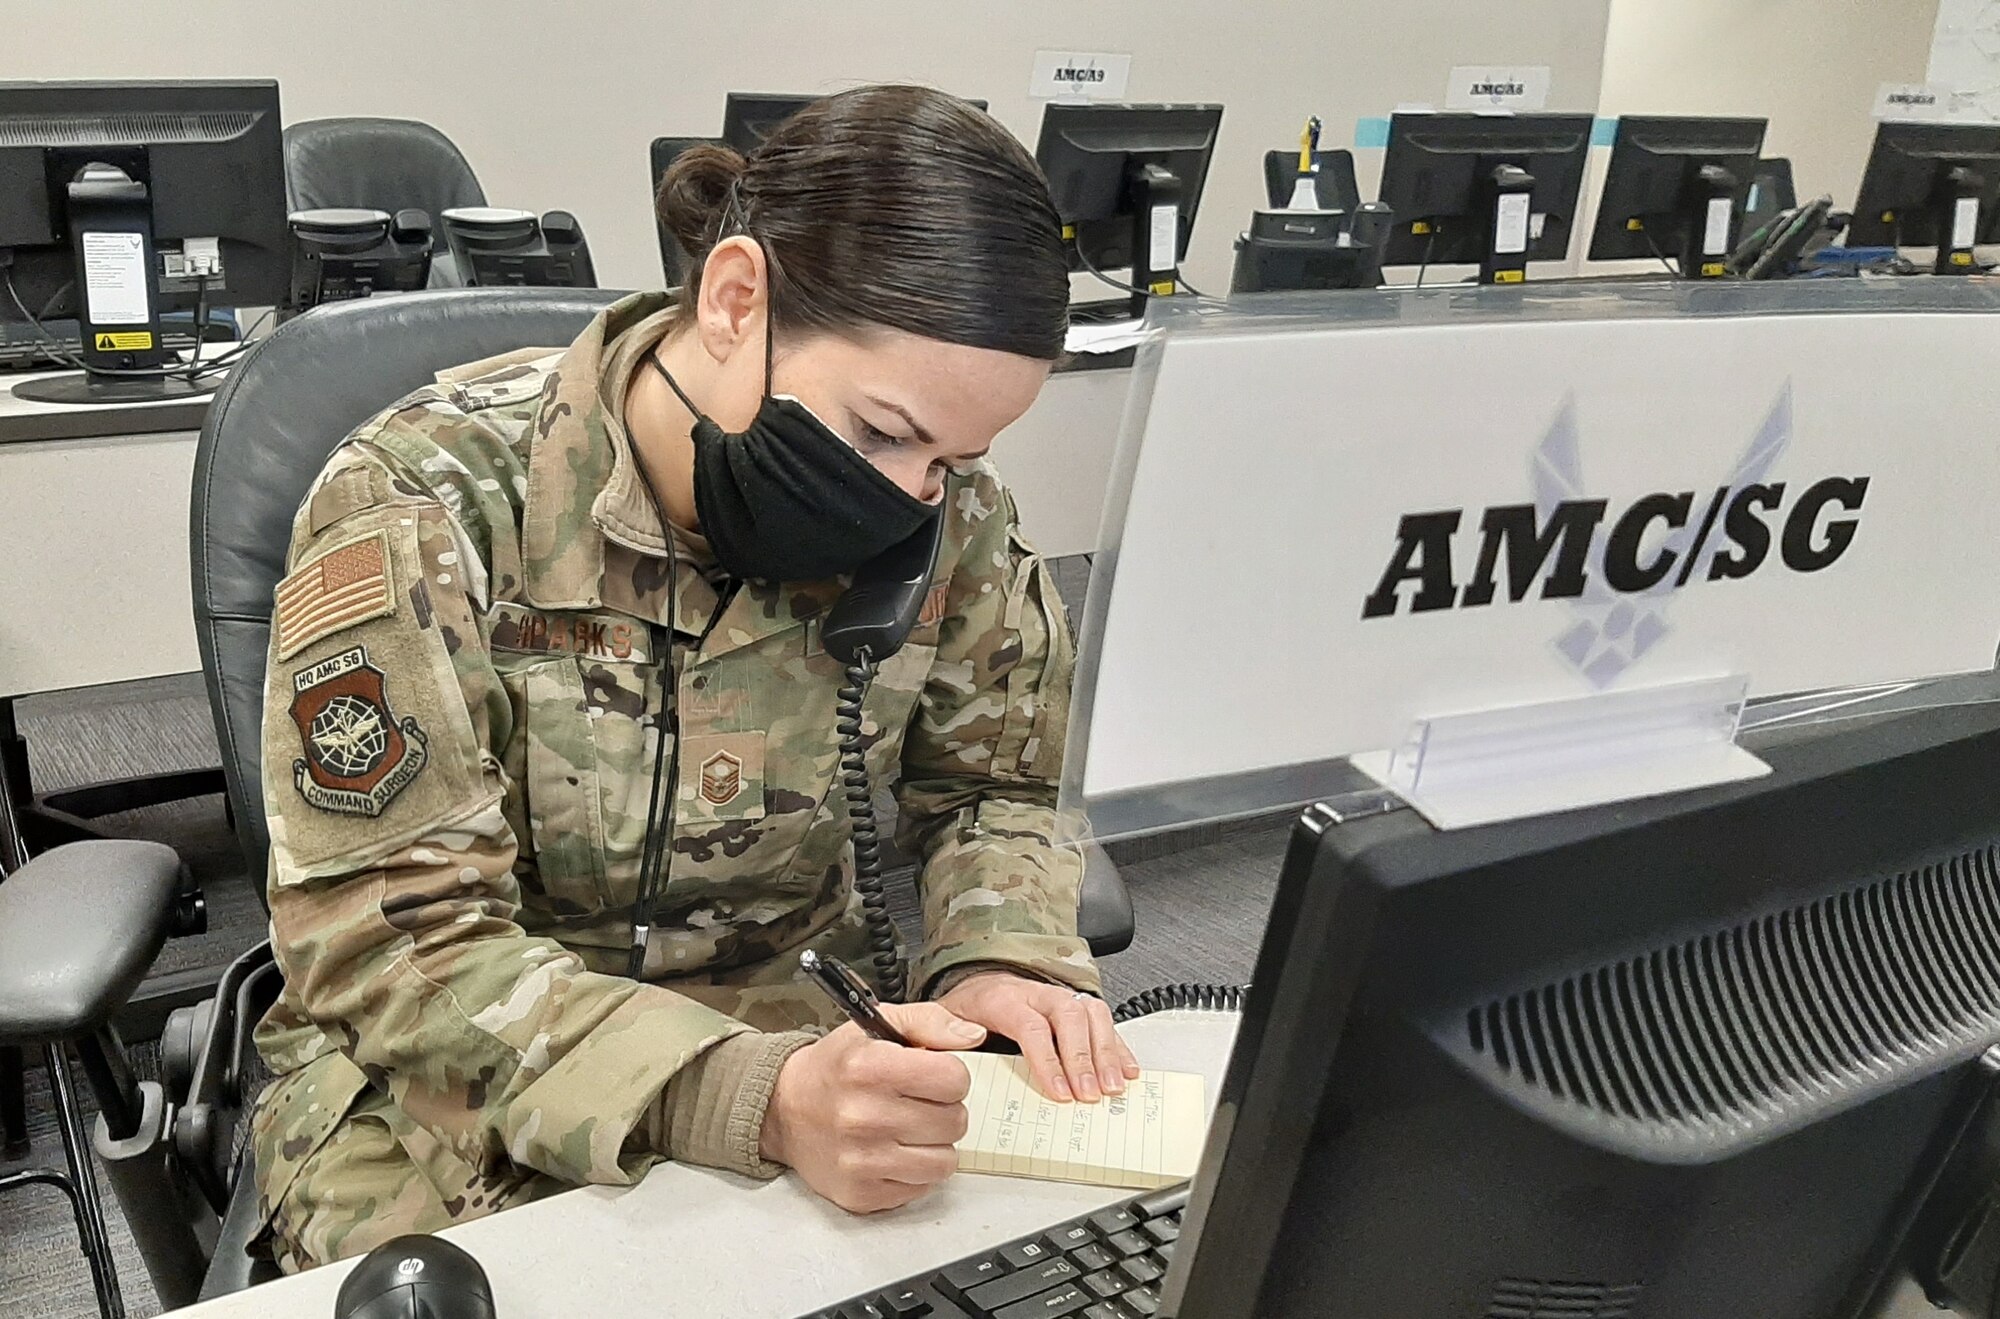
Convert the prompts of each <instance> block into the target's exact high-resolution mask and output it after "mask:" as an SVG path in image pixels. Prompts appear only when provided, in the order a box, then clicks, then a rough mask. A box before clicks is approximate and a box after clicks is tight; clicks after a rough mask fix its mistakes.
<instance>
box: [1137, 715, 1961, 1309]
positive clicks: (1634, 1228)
mask: <svg viewBox="0 0 2000 1319" xmlns="http://www.w3.org/2000/svg"><path fill="white" fill-rule="evenodd" d="M1781 736H1782V735H1781ZM1789 736H1791V737H1792V738H1793V739H1795V740H1791V741H1790V742H1788V743H1786V744H1776V737H1772V738H1767V739H1765V740H1764V741H1763V742H1762V743H1761V744H1759V743H1757V742H1755V741H1754V740H1753V741H1752V742H1751V744H1752V745H1754V746H1755V747H1756V749H1757V750H1758V751H1759V753H1760V754H1761V755H1762V756H1763V757H1764V758H1765V759H1766V760H1767V761H1768V762H1769V763H1770V765H1771V766H1772V771H1773V772H1772V773H1771V774H1770V775H1769V776H1768V777H1766V778H1761V779H1752V780H1748V781H1746V782H1740V783H1735V784H1730V785H1726V786H1722V787H1715V788H1707V789H1701V790H1697V791H1693V792H1687V793H1681V794H1677V795H1674V796H1669V797H1660V798H1655V799H1651V800H1645V801H1636V802H1626V803H1623V804H1619V805H1614V806H1606V807H1602V808H1593V809H1589V810H1582V811H1574V812H1567V813H1563V814H1559V815H1554V816H1546V817H1542V818H1538V819H1530V820H1522V821H1516V822H1511V823H1505V824H1495V825H1488V826H1482V827H1478V828H1472V829H1464V830H1458V831H1452V832H1439V831H1436V830H1433V829H1432V828H1431V827H1430V826H1429V825H1427V824H1426V823H1425V822H1424V821H1423V820H1422V819H1420V818H1419V817H1417V816H1416V814H1415V813H1414V812H1413V811H1410V810H1408V809H1398V810H1391V811H1387V812H1386V813H1385V812H1382V811H1381V807H1380V804H1379V803H1370V802H1367V801H1361V802H1357V803H1355V804H1353V805H1352V806H1350V807H1349V808H1348V809H1347V811H1346V818H1345V819H1344V820H1343V818H1342V815H1343V812H1342V811H1341V810H1340V809H1339V808H1337V806H1331V805H1322V806H1318V807H1314V808H1312V809H1310V810H1308V811H1307V813H1306V814H1305V816H1304V817H1303V818H1302V821H1301V823H1300V825H1299V827H1298V828H1297V829H1296V830H1295V831H1294V833H1293V837H1292V842H1291V846H1290V849H1289V852H1288V854H1287V856H1286V859H1285V868H1284V872H1283V878H1282V879H1281V881H1280V884H1279V888H1278V892H1277V896H1276V899H1275V904H1274V906H1273V909H1272V914H1271V918H1270V922H1269V926H1268V929H1267V931H1266V934H1265V937H1264V942H1263V947H1262V950H1261V951H1260V953H1259V955H1258V960H1257V964H1256V970H1255V973H1254V980H1253V983H1252V986H1251V989H1250V992H1249V995H1248V998H1247V1002H1246V1007H1245V1013H1244V1017H1243V1021H1242V1025H1241V1028H1240V1031H1239V1033H1238V1035H1237V1040H1236V1045H1235V1050H1234V1052H1233V1054H1232V1055H1231V1058H1230V1063H1229V1068H1228V1071H1227V1074H1226V1076H1225V1078H1224V1081H1223V1083H1222V1087H1221V1093H1220V1097H1219V1103H1218V1105H1217V1109H1216V1117H1215V1119H1214V1122H1213V1124H1212V1126H1211V1128H1210V1134H1209V1141H1208V1145H1207V1148H1206V1151H1205V1153H1204V1156H1203V1160H1202V1164H1201V1167H1200V1170H1199V1171H1198V1173H1197V1175H1196V1177H1195V1181H1194V1188H1193V1196H1192V1199H1191V1201H1190V1203H1189V1206H1188V1213H1187V1218H1186V1223H1185V1226H1184V1228H1183V1231H1182V1235H1181V1239H1180V1242H1179V1249H1178V1251H1177V1253H1176V1254H1175V1256H1174V1260H1173V1264H1172V1266H1171V1268H1170V1270H1169V1274H1168V1279H1167V1283H1166V1292H1165V1295H1164V1297H1163V1299H1164V1300H1165V1301H1166V1306H1165V1311H1166V1313H1170V1314H1182V1315H1201V1316H1203V1317H1204V1319H1249V1316H1252V1315H1255V1316H1259V1319H1293V1317H1294V1316H1305V1315H1315V1316H1317V1315H1326V1314H1338V1315H1424V1316H1432V1315H1466V1316H1473V1315H1487V1316H1494V1315H1522V1316H1526V1315H1533V1314H1579V1315H1593V1316H1601V1315H1619V1316H1628V1317H1629V1319H1685V1317H1686V1316H1692V1315H1704V1316H1717V1317H1718V1319H1722V1317H1724V1316H1728V1317H1731V1319H1736V1317H1742V1319H1749V1317H1750V1316H1755V1319H1848V1317H1850V1316H1854V1315H1856V1314H1859V1313H1862V1312H1863V1309H1864V1305H1865V1303H1866V1301H1867V1299H1868V1298H1869V1296H1870V1294H1871V1292H1873V1291H1874V1290H1875V1288H1876V1286H1877V1284H1878V1283H1880V1282H1881V1281H1882V1280H1883V1278H1884V1276H1885V1274H1887V1273H1888V1272H1889V1271H1890V1268H1891V1265H1892V1263H1893V1262H1894V1261H1895V1259H1896V1256H1897V1251H1898V1248H1899V1241H1898V1238H1899V1236H1900V1232H1901V1229H1902V1228H1903V1226H1904V1225H1905V1222H1906V1219H1907V1216H1908V1215H1910V1214H1911V1213H1912V1212H1913V1211H1914V1209H1915V1207H1916V1205H1915V1202H1916V1200H1917V1199H1918V1198H1919V1196H1920V1194H1921V1191H1922V1188H1923V1187H1924V1186H1925V1185H1926V1182H1927V1179H1928V1177H1929V1176H1930V1174H1932V1173H1933V1172H1935V1171H1936V1170H1937V1167H1938V1165H1939V1164H1940V1163H1941V1162H1942V1161H1943V1158H1944V1156H1945V1154H1946V1153H1947V1151H1948V1149H1949V1145H1950V1140H1951V1138H1952V1137H1954V1136H1955V1134H1956V1132H1957V1130H1958V1124H1959V1123H1960V1122H1962V1120H1963V1119H1964V1117H1965V1116H1966V1114H1967V1105H1968V1104H1969V1103H1970V1102H1971V1101H1972V1100H1973V1099H1975V1098H1976V1097H1977V1096H1979V1095H1983V1094H1984V1093H1986V1092H1987V1091H1988V1090H1989V1089H1990V1086H1991V1081H1990V1078H1987V1077H1985V1075H1984V1072H1983V1069H1982V1068H1980V1066H1979V1065H1978V1063H1977V1062H1976V1060H1977V1059H1978V1057H1979V1056H1980V1054H1981V1053H1982V1052H1983V1051H1984V1050H1985V1049H1986V1048H1987V1047H1988V1046H1990V1045H1991V1044H1993V1043H1994V1042H1995V1041H1996V1040H2000V797H1996V796H1995V794H1994V793H1993V791H1992V766H1993V765H1994V764H1995V763H1996V757H2000V707H1996V706H1994V705H1992V704H1985V705H1973V706H1959V707H1954V708H1934V709H1928V710H1921V711H1918V712H1915V713H1909V714H1904V715H1899V716H1897V717H1894V718H1889V719H1881V720H1875V721H1868V720H1860V721H1855V722H1852V723H1849V724H1847V725H1844V726H1843V731H1839V732H1833V733H1826V732H1823V731H1822V732H1820V733H1819V734H1818V735H1815V736H1808V737H1800V736H1799V735H1798V734H1797V733H1796V732H1794V733H1792V734H1790V735H1789ZM1371 810H1372V811H1373V812H1374V813H1370V812H1371ZM1176 1307H1178V1308H1176Z"/></svg>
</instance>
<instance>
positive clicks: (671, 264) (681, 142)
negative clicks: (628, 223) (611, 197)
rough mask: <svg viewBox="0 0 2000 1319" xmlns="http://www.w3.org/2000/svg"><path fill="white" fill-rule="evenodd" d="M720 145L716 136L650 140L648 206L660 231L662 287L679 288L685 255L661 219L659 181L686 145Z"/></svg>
mask: <svg viewBox="0 0 2000 1319" xmlns="http://www.w3.org/2000/svg"><path fill="white" fill-rule="evenodd" d="M721 145H723V142H722V139H721V138H719V137H656V138H654V139H653V147H652V161H653V193H652V203H651V205H652V211H653V227H654V228H656V229H658V230H659V231H660V271H661V273H662V274H663V275H665V277H666V282H665V283H664V284H662V285H661V286H660V287H662V288H669V289H672V288H679V287H680V283H681V276H682V265H683V261H684V259H685V257H686V255H687V254H686V253H684V252H682V251H681V243H680V240H679V239H678V238H675V237H674V235H673V231H672V230H670V229H668V228H667V226H666V225H665V224H664V223H662V222H661V220H660V208H659V204H658V203H659V197H660V180H661V179H664V178H666V177H667V169H668V167H669V166H671V165H672V164H673V163H674V162H675V161H676V160H678V159H680V155H681V153H682V152H683V151H686V150H687V149H688V148H689V147H705V146H721Z"/></svg>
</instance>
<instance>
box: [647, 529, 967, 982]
mask: <svg viewBox="0 0 2000 1319" xmlns="http://www.w3.org/2000/svg"><path fill="white" fill-rule="evenodd" d="M943 541H944V516H943V514H942V512H940V513H937V514H933V515H932V516H931V517H929V518H927V519H925V521H924V524H923V525H922V526H920V527H918V528H917V529H916V531H914V532H912V533H911V534H910V535H909V536H908V537H906V538H905V539H904V540H902V541H900V542H898V543H897V544H895V545H892V546H890V547H889V548H888V549H886V550H884V551H883V552H882V553H880V554H878V555H876V556H875V557H874V558H872V559H870V560H869V561H868V562H867V563H865V564H863V565H862V566H861V567H860V568H859V569H858V570H857V571H856V572H855V574H854V580H853V581H852V582H851V583H850V584H849V585H848V588H847V590H846V591H844V592H842V593H841V596H840V599H838V600H836V601H834V602H833V606H832V608H830V609H828V610H827V612H826V616H825V618H824V619H822V620H821V622H820V644H821V645H822V646H823V647H824V648H825V649H826V653H827V654H829V655H831V656H833V658H834V659H836V660H838V661H840V663H841V664H842V665H843V666H844V667H845V668H846V670H847V673H846V680H845V681H844V682H842V683H841V686H840V691H839V694H838V697H837V703H836V706H835V722H834V729H835V731H836V732H837V733H838V734H839V736H840V782H841V787H842V788H843V790H844V791H845V794H846V797H847V816H848V819H849V821H850V822H851V825H852V829H853V835H854V888H855V891H856V892H858V893H860V894H861V908H862V912H863V914H864V915H865V916H866V918H867V921H868V947H869V955H870V959H871V960H872V962H873V963H874V967H875V980H876V986H877V992H878V993H879V994H880V995H881V997H882V998H883V999H885V1000H887V1001H889V1002H892V1003H900V1002H902V1000H903V959H902V957H901V955H900V954H898V952H897V951H896V924H895V921H894V920H893V919H892V918H891V917H890V915H889V904H888V901H887V899H885V898H884V897H883V895H882V850H881V831H880V829H879V827H878V826H877V825H876V823H875V801H874V796H875V793H874V785H873V784H872V783H871V782H869V778H868V760H867V747H866V746H865V745H864V743H863V741H862V731H861V725H862V712H861V704H862V701H863V699H864V698H865V697H866V696H867V695H868V684H869V683H870V682H872V681H873V680H874V677H875V669H876V666H877V665H879V664H881V663H882V662H883V661H884V660H887V659H889V658H890V657H892V656H893V655H895V653H896V652H897V651H899V650H901V649H902V648H903V643H904V642H905V641H906V640H908V639H909V636H910V629H911V628H913V627H915V626H916V625H917V617H918V615H920V614H921V613H922V612H923V608H924V597H925V596H926V595H928V594H929V593H930V588H931V573H932V572H933V571H934V570H935V568H936V566H937V556H938V547H939V546H940V545H941V544H942V543H943ZM721 615H722V607H721V605H720V604H718V605H717V608H716V611H715V614H714V616H712V617H711V618H710V619H709V627H711V628H712V627H714V626H715V623H716V621H717V619H719V618H720V617H721ZM707 635H708V633H707V631H706V630H704V631H703V633H702V637H703V639H704V640H706V638H707ZM659 651H660V655H661V657H662V660H661V662H662V664H663V665H664V664H665V663H666V658H665V657H666V656H667V655H668V654H669V653H670V648H669V647H668V646H667V645H666V644H664V642H663V643H662V644H661V645H660V647H659ZM672 681H673V680H672V678H671V676H670V675H669V676H665V677H663V679H662V688H661V690H662V692H663V693H664V692H665V691H666V690H667V687H668V685H669V684H671V682H672ZM662 702H663V706H664V708H663V709H662V711H661V712H660V718H661V719H662V721H663V722H664V723H665V724H666V728H667V735H666V736H665V737H662V738H660V739H659V740H658V743H657V748H658V749H657V750H656V752H655V754H654V759H653V790H652V796H651V800H650V802H649V804H648V807H647V812H646V846H645V853H644V855H643V856H642V857H641V858H640V863H639V897H638V900H637V901H636V902H634V903H633V906H632V946H631V952H630V956H629V958H628V961H627V968H626V974H628V975H630V976H631V977H632V978H634V979H637V978H638V977H639V975H640V972H641V971H642V970H643V969H644V967H645V957H646V943H647V939H648V937H649V936H650V934H651V933H652V920H651V917H652V911H653V904H654V902H655V901H656V900H657V898H658V895H659V893H660V891H661V889H662V888H663V887H664V884H665V880H666V878H667V877H669V876H670V874H671V867H672V856H671V853H670V845H669V842H668V840H670V839H671V838H672V837H673V835H674V802H675V798H676V797H677V796H678V795H679V788H678V782H679V769H680V765H679V757H678V756H674V757H669V756H668V755H667V754H666V749H667V747H668V746H669V745H677V744H678V743H679V741H680V722H679V720H678V718H677V717H676V711H675V710H674V709H673V707H672V706H671V705H665V699H664V695H663V696H662Z"/></svg>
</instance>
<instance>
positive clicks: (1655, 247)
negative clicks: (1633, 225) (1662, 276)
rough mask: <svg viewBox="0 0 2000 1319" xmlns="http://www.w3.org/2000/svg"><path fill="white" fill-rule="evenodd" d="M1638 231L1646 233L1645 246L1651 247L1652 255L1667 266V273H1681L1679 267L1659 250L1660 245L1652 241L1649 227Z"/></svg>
mask: <svg viewBox="0 0 2000 1319" xmlns="http://www.w3.org/2000/svg"><path fill="white" fill-rule="evenodd" d="M1640 232H1641V233H1643V234H1645V235H1646V246H1647V247H1650V248H1652V249H1653V255H1654V256H1656V257H1658V258H1659V259H1660V264H1661V265H1663V266H1665V267H1666V268H1667V273H1668V274H1669V275H1679V274H1680V273H1681V268H1680V267H1679V266H1677V265H1675V264H1674V263H1673V262H1671V261H1669V260H1667V254H1666V253H1665V252H1662V251H1661V250H1660V245H1659V244H1658V243H1656V242H1654V241H1653V233H1652V231H1651V230H1650V229H1642V230H1640Z"/></svg>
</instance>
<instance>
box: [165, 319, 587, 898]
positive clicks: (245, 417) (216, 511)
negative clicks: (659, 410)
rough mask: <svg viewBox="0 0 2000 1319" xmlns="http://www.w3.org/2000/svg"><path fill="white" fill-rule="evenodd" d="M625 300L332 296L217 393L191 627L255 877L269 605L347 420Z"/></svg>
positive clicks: (200, 471)
mask: <svg viewBox="0 0 2000 1319" xmlns="http://www.w3.org/2000/svg"><path fill="white" fill-rule="evenodd" d="M620 296H622V295H621V294H619V293H617V292H613V291H607V290H601V289H453V290H448V291H444V292H434V293H413V294H407V295H403V296H399V297H390V298H372V299H363V300H360V301H356V302H343V303H333V304H329V305H327V306H324V307H320V308H318V309H317V310H314V311H311V312H308V313H306V314H305V315H303V316H300V317H297V318H295V319H293V320H290V321H287V322H286V323H285V324H284V325H282V326H280V327H279V329H278V331H277V333H275V334H273V335H272V336H271V337H270V338H269V339H266V340H264V341H263V342H262V343H260V344H258V345H257V346H256V347H254V348H252V349H251V350H250V351H249V353H248V354H247V355H246V356H245V357H244V359H243V361H242V363H241V364H240V365H239V366H238V367H237V368H236V370H235V372H234V373H233V374H232V375H231V376H230V377H229V379H228V380H227V381H225V382H224V383H223V386H222V388H221V389H219V390H217V391H216V394H215V398H214V401H213V402H211V403H210V405H209V409H208V420H207V421H206V422H205V423H204V424H203V426H202V428H201V443H200V445H199V446H198V448H197V449H196V452H195V465H194V492H193V512H192V517H191V519H190V522H191V526H190V542H191V543H190V546H189V553H190V555H191V558H192V567H193V578H194V618H195V631H196V634H197V638H198V640H199V642H200V645H201V667H202V672H203V673H204V674H205V675H206V676H207V679H208V699H209V708H210V709H211V711H213V713H214V715H215V735H216V740H217V742H218V743H219V744H220V746H221V748H222V770H223V777H224V778H225V779H226V780H227V783H228V789H229V805H230V808H231V810H232V811H233V812H234V815H235V819H236V837H237V841H238V842H239V843H240V844H241V845H242V847H243V853H244V858H245V860H246V862H247V863H248V865H249V868H250V874H251V875H252V876H253V877H258V878H261V877H262V875H263V874H264V865H265V861H264V858H265V852H266V850H267V849H268V847H269V845H270V836H269V833H268V831H267V830H266V828H265V824H264V797H263V791H262V787H261V776H260V770H259V763H260V756H261V750H262V733H263V703H264V660H265V655H266V651H267V647H268V645H269V639H270V631H271V602H272V595H273V592H274V591H275V590H276V588H277V584H278V579H279V578H281V577H283V576H284V574H285V552H286V549H287V548H288V547H289V545H290V542H291V535H292V517H293V514H294V513H296V512H297V510H298V506H299V504H300V502H301V501H302V500H303V499H304V498H305V493H306V489H307V488H308V487H309V486H310V485H311V484H312V481H313V478H314V477H315V476H317V475H318V474H319V471H320V469H321V468H322V467H324V466H325V465H326V459H327V455H328V454H330V453H332V452H333V449H334V446H336V445H338V444H339V443H340V441H341V440H342V439H344V438H345V437H346V436H347V434H348V433H349V432H350V431H352V430H353V429H354V428H355V427H356V426H358V425H360V424H361V423H362V422H364V421H366V420H368V418H370V417H372V416H374V415H375V414H376V413H377V412H380V411H381V410H382V409H383V408H385V407H387V406H388V405H389V404H391V403H393V402H395V401H396V400H397V399H399V398H401V397H402V396H403V395H405V394H407V393H409V392H410V391H411V390H414V389H417V388H419V387H420V386H423V385H426V384H428V383H430V381H431V378H432V377H433V376H434V375H435V374H436V373H437V372H439V371H441V370H444V369H445V368H447V367H452V366H458V365H461V364H463V363H466V362H475V361H478V360H479V359H481V358H484V357H492V356H495V355H496V354H499V353H505V352H512V351H513V350H515V349H517V348H524V347H530V346H541V345H547V346H550V347H560V346H562V345H564V344H567V343H569V342H570V341H571V340H572V339H574V338H576V336H577V335H578V334H579V333H581V332H582V330H583V327H584V325H585V324H586V323H588V321H589V320H590V318H591V317H592V316H595V315H596V314H597V313H598V312H599V311H600V310H602V309H603V308H604V307H605V305H606V304H608V303H610V302H612V301H613V300H615V299H616V298H618V297H620Z"/></svg>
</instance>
